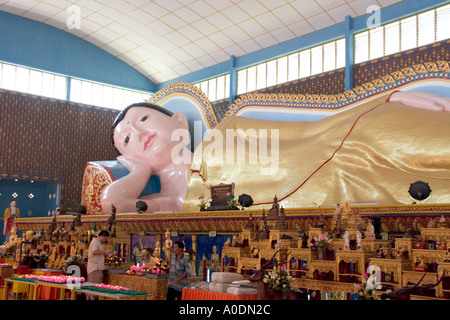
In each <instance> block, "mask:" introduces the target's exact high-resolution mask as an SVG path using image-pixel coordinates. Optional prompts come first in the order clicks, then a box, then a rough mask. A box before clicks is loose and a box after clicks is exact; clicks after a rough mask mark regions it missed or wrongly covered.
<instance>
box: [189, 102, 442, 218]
mask: <svg viewBox="0 0 450 320" xmlns="http://www.w3.org/2000/svg"><path fill="white" fill-rule="evenodd" d="M386 99H387V95H386V96H382V97H379V98H376V99H374V100H372V101H369V102H367V103H365V104H362V105H360V106H357V107H354V108H352V109H349V110H346V111H343V112H341V113H338V114H336V115H333V116H330V117H327V118H325V119H322V120H319V121H315V122H284V121H267V120H255V119H249V118H243V117H230V118H226V119H224V120H223V121H222V122H221V123H219V124H218V125H217V126H216V127H215V128H214V129H215V130H220V132H221V133H222V134H223V136H226V130H227V129H238V128H241V129H243V130H244V131H247V130H248V129H256V130H254V132H258V129H267V130H268V132H270V130H271V129H278V130H279V167H278V171H277V173H276V174H274V175H262V174H261V172H260V168H261V167H264V165H261V164H259V165H255V164H250V161H249V160H248V159H247V161H246V163H244V164H236V163H234V164H233V163H232V164H226V161H225V152H224V153H223V160H218V159H217V158H214V157H213V156H211V153H206V152H203V151H204V150H205V148H207V146H208V145H209V144H211V143H214V139H211V140H212V141H207V140H208V137H207V138H206V139H204V141H203V142H202V143H201V144H200V146H199V147H198V148H197V149H196V151H195V152H194V159H201V161H197V162H198V163H195V162H194V163H193V164H192V165H191V175H190V176H189V177H188V192H187V195H186V199H185V201H184V206H183V211H184V212H189V211H191V212H194V211H198V206H197V204H198V203H199V200H198V197H199V196H200V195H201V194H202V193H203V194H204V195H205V196H206V197H207V196H209V195H210V191H209V190H208V186H210V185H217V184H220V183H233V182H234V183H235V192H234V194H235V196H236V198H238V196H239V195H240V194H243V193H246V194H249V195H251V197H252V198H253V200H254V206H253V207H252V208H255V209H256V208H261V209H262V208H268V207H270V205H269V204H270V203H271V202H272V201H273V198H274V196H275V195H276V196H277V198H278V200H279V202H280V204H281V205H282V206H283V207H284V208H301V207H317V206H334V205H335V204H336V203H343V202H344V201H349V202H350V203H378V204H380V205H395V204H410V203H412V202H413V201H415V200H414V199H413V198H411V196H410V195H409V193H408V190H409V187H410V184H411V183H414V182H416V181H419V180H420V181H424V182H427V183H428V184H429V186H430V188H431V189H432V193H431V196H430V198H428V199H426V200H427V202H430V203H450V148H449V146H448V144H449V141H450V112H438V111H430V110H425V109H418V108H413V107H409V106H406V105H404V104H402V103H399V102H385V101H386ZM249 132H250V131H247V133H249ZM269 136H270V134H269ZM246 139H247V141H248V140H249V136H247V137H246ZM268 141H269V146H268V147H267V149H268V154H269V155H270V150H271V145H270V139H268ZM224 143H225V142H224ZM246 151H248V144H246ZM235 153H237V152H236V150H235ZM266 167H269V165H266Z"/></svg>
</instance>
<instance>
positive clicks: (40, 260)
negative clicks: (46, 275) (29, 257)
mask: <svg viewBox="0 0 450 320" xmlns="http://www.w3.org/2000/svg"><path fill="white" fill-rule="evenodd" d="M48 256H49V254H48V251H47V250H44V251H41V252H39V253H35V254H33V258H34V261H36V262H37V267H38V268H41V269H44V268H45V263H46V262H47V261H48Z"/></svg>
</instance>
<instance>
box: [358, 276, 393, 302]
mask: <svg viewBox="0 0 450 320" xmlns="http://www.w3.org/2000/svg"><path fill="white" fill-rule="evenodd" d="M374 275H375V270H373V271H372V273H371V275H370V276H369V275H368V274H367V273H365V274H364V278H363V279H362V281H361V285H359V284H356V283H355V284H354V286H355V289H356V291H357V292H356V297H357V299H358V300H381V297H380V296H378V295H377V290H380V289H381V288H382V286H381V284H379V283H377V282H376V279H375V276H374ZM390 291H391V290H388V291H386V293H388V292H390Z"/></svg>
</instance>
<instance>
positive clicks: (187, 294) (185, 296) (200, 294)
mask: <svg viewBox="0 0 450 320" xmlns="http://www.w3.org/2000/svg"><path fill="white" fill-rule="evenodd" d="M181 300H256V294H239V295H237V294H229V293H220V292H211V291H203V290H195V289H188V288H183V293H182V296H181Z"/></svg>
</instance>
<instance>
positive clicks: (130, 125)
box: [114, 107, 188, 165]
mask: <svg viewBox="0 0 450 320" xmlns="http://www.w3.org/2000/svg"><path fill="white" fill-rule="evenodd" d="M177 129H185V130H188V125H187V120H186V117H185V116H184V115H183V114H181V113H176V114H174V115H173V116H171V117H170V116H168V115H165V114H163V113H161V112H159V111H157V110H153V109H150V108H146V107H134V108H131V109H130V110H128V112H127V113H126V115H125V117H124V119H123V120H122V121H121V122H120V123H119V124H118V125H117V126H116V128H115V130H114V145H115V147H116V148H117V150H119V152H120V153H121V154H122V155H123V156H124V157H128V158H131V159H134V160H137V161H140V162H145V163H152V165H154V164H156V165H158V163H163V164H167V162H169V161H171V152H172V149H173V148H174V147H175V146H176V145H177V144H178V143H179V142H178V141H172V139H171V137H172V133H173V132H174V131H175V130H177Z"/></svg>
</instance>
